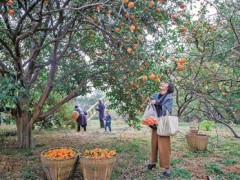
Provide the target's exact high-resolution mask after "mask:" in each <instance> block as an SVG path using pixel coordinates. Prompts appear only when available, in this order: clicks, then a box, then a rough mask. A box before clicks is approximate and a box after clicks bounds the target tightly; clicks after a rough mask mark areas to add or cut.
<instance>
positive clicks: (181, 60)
mask: <svg viewBox="0 0 240 180" xmlns="http://www.w3.org/2000/svg"><path fill="white" fill-rule="evenodd" d="M179 62H180V63H181V64H184V63H186V62H187V60H186V59H185V58H181V59H180V60H179Z"/></svg>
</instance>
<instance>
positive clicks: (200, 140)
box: [195, 134, 208, 151]
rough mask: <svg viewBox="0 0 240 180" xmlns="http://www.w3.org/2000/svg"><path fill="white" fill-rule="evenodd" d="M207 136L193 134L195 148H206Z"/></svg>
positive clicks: (201, 149)
mask: <svg viewBox="0 0 240 180" xmlns="http://www.w3.org/2000/svg"><path fill="white" fill-rule="evenodd" d="M207 145H208V136H207V135H205V134H195V148H196V149H197V150H200V151H203V150H205V149H207Z"/></svg>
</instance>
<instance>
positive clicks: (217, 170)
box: [205, 162, 224, 174]
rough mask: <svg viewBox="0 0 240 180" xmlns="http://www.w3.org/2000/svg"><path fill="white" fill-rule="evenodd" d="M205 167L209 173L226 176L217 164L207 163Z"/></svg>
mask: <svg viewBox="0 0 240 180" xmlns="http://www.w3.org/2000/svg"><path fill="white" fill-rule="evenodd" d="M205 167H206V169H207V170H208V172H209V173H215V174H224V172H223V170H222V168H221V167H220V166H219V165H218V164H216V163H215V162H209V163H206V164H205Z"/></svg>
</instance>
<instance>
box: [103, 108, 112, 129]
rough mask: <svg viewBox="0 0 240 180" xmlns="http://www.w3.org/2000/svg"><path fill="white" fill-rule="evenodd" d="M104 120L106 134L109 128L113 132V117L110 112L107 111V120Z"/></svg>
mask: <svg viewBox="0 0 240 180" xmlns="http://www.w3.org/2000/svg"><path fill="white" fill-rule="evenodd" d="M104 120H105V121H106V122H105V132H106V131H107V127H108V129H109V131H110V132H111V131H112V129H111V121H112V117H111V115H110V114H109V110H106V118H105V119H104Z"/></svg>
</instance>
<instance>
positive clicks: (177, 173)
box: [171, 167, 192, 180]
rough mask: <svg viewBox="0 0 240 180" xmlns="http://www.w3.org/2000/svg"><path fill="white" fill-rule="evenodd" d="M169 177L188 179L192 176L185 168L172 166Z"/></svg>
mask: <svg viewBox="0 0 240 180" xmlns="http://www.w3.org/2000/svg"><path fill="white" fill-rule="evenodd" d="M171 177H172V178H177V179H179V180H180V179H184V180H188V179H189V180H190V179H191V178H192V175H191V173H190V172H189V171H188V170H187V169H185V168H182V167H181V168H172V170H171Z"/></svg>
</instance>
